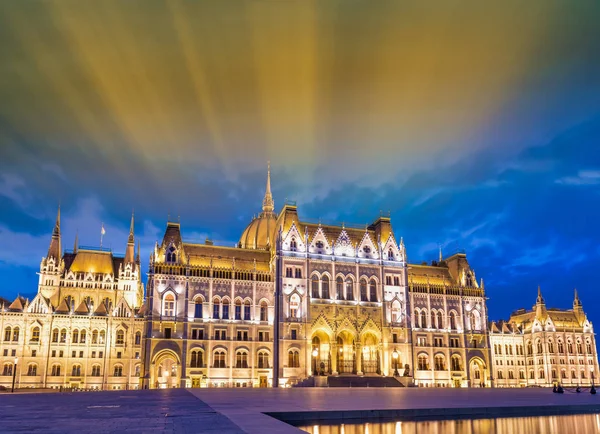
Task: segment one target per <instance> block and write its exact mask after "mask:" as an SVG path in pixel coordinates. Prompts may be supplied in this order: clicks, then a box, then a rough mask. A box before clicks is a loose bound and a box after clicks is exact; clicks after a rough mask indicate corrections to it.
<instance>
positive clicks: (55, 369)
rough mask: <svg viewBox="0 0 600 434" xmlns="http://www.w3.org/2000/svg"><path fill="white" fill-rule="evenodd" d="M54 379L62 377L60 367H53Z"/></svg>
mask: <svg viewBox="0 0 600 434" xmlns="http://www.w3.org/2000/svg"><path fill="white" fill-rule="evenodd" d="M51 375H52V376H53V377H59V376H60V365H52V374H51Z"/></svg>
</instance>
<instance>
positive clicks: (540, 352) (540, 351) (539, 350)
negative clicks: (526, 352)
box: [536, 340, 543, 354]
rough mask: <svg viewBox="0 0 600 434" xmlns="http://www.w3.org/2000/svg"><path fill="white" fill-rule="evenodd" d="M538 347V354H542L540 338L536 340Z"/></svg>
mask: <svg viewBox="0 0 600 434" xmlns="http://www.w3.org/2000/svg"><path fill="white" fill-rule="evenodd" d="M536 347H537V353H538V354H542V351H543V348H542V341H540V340H538V341H537V342H536Z"/></svg>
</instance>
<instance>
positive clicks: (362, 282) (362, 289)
mask: <svg viewBox="0 0 600 434" xmlns="http://www.w3.org/2000/svg"><path fill="white" fill-rule="evenodd" d="M360 301H369V295H368V294H367V281H366V280H365V279H360Z"/></svg>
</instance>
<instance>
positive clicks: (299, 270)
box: [294, 268, 302, 279]
mask: <svg viewBox="0 0 600 434" xmlns="http://www.w3.org/2000/svg"><path fill="white" fill-rule="evenodd" d="M294 277H295V278H296V279H302V268H296V272H295V273H294Z"/></svg>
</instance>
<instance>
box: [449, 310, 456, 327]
mask: <svg viewBox="0 0 600 434" xmlns="http://www.w3.org/2000/svg"><path fill="white" fill-rule="evenodd" d="M450 329H452V330H456V313H454V312H450Z"/></svg>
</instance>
